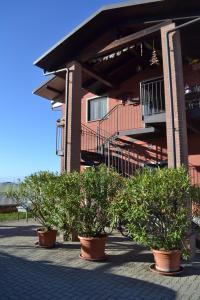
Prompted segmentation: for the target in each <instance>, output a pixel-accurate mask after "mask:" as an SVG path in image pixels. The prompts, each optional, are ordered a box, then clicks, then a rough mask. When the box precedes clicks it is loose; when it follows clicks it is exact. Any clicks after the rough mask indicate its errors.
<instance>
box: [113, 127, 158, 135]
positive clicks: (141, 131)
mask: <svg viewBox="0 0 200 300" xmlns="http://www.w3.org/2000/svg"><path fill="white" fill-rule="evenodd" d="M154 132H156V129H155V128H154V127H146V128H136V129H131V130H120V131H119V132H118V136H135V137H136V136H137V137H138V136H141V135H145V134H148V133H154Z"/></svg>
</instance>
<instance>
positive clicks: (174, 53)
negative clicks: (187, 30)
mask: <svg viewBox="0 0 200 300" xmlns="http://www.w3.org/2000/svg"><path fill="white" fill-rule="evenodd" d="M174 28H175V23H171V24H170V25H166V26H164V27H162V28H161V40H162V55H163V73H164V85H165V107H166V131H167V152H168V167H179V166H181V165H185V166H187V165H188V142H187V123H186V111H185V95H184V80H183V65H182V54H181V40H180V33H179V31H177V32H173V33H170V35H169V47H170V61H171V79H172V99H173V107H172V108H173V111H174V128H173V126H172V123H171V118H172V117H173V114H172V109H171V104H170V103H171V93H170V89H169V80H170V72H169V66H168V55H167V43H166V32H167V31H169V30H172V29H174ZM173 134H174V135H175V166H174V161H173V151H174V149H173Z"/></svg>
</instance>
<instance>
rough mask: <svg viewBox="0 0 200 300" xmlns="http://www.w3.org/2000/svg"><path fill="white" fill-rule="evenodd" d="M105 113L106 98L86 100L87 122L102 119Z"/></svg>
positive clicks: (106, 110)
mask: <svg viewBox="0 0 200 300" xmlns="http://www.w3.org/2000/svg"><path fill="white" fill-rule="evenodd" d="M107 112H108V109H107V97H99V98H94V99H90V100H88V108H87V116H88V117H87V119H88V122H89V121H96V120H100V119H102V118H103V117H104V116H105V115H106V114H107Z"/></svg>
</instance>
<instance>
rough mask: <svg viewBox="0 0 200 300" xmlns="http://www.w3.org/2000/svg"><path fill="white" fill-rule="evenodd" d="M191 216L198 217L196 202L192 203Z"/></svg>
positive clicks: (199, 208)
mask: <svg viewBox="0 0 200 300" xmlns="http://www.w3.org/2000/svg"><path fill="white" fill-rule="evenodd" d="M192 214H193V215H194V216H199V215H200V204H199V203H196V202H194V201H193V202H192Z"/></svg>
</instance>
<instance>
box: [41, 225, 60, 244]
mask: <svg viewBox="0 0 200 300" xmlns="http://www.w3.org/2000/svg"><path fill="white" fill-rule="evenodd" d="M37 234H38V238H39V245H40V246H41V247H47V248H52V247H54V246H55V243H56V234H57V230H54V229H52V230H45V229H44V228H39V229H37Z"/></svg>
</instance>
